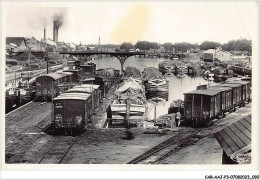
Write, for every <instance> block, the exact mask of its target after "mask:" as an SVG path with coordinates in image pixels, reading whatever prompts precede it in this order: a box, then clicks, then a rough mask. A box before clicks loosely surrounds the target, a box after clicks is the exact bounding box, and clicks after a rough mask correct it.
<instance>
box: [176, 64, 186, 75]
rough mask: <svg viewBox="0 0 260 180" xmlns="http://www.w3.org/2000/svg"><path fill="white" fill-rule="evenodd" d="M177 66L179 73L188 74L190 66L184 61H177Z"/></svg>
mask: <svg viewBox="0 0 260 180" xmlns="http://www.w3.org/2000/svg"><path fill="white" fill-rule="evenodd" d="M175 67H176V72H177V74H187V73H188V67H187V65H186V64H185V63H184V62H182V61H175Z"/></svg>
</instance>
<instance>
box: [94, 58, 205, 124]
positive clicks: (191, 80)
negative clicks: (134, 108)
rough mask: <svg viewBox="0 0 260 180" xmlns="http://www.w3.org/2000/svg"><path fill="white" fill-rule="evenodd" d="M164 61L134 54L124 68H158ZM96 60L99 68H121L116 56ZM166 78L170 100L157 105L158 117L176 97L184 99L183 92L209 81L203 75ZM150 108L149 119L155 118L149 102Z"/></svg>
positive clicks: (141, 69)
mask: <svg viewBox="0 0 260 180" xmlns="http://www.w3.org/2000/svg"><path fill="white" fill-rule="evenodd" d="M162 61H165V59H164V58H144V57H141V58H139V57H135V56H132V57H129V58H128V59H127V60H126V62H125V64H124V69H126V67H127V66H134V67H136V68H138V69H139V70H140V71H141V72H142V71H143V70H144V68H146V67H155V68H158V64H159V63H160V62H162ZM94 62H95V63H96V66H97V69H100V68H109V67H111V68H115V69H118V70H120V69H121V65H120V62H119V60H118V59H117V58H115V57H109V58H101V59H96V60H95V61H94ZM166 79H168V80H169V100H168V101H166V102H165V103H163V104H158V105H157V106H156V117H158V116H160V115H163V114H167V113H168V108H169V107H170V104H171V103H172V101H173V100H176V99H182V100H184V95H183V93H185V92H189V91H193V90H195V89H196V87H197V86H198V85H203V84H207V83H208V81H207V80H205V79H204V78H202V77H190V76H188V75H186V74H185V75H184V76H182V77H178V76H175V75H173V76H171V77H166ZM148 109H149V115H148V117H149V119H153V118H154V105H153V104H151V103H149V104H148Z"/></svg>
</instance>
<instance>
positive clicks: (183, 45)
mask: <svg viewBox="0 0 260 180" xmlns="http://www.w3.org/2000/svg"><path fill="white" fill-rule="evenodd" d="M173 46H174V48H175V51H187V50H191V49H197V47H198V45H196V44H191V43H187V42H180V43H175V44H174V45H173Z"/></svg>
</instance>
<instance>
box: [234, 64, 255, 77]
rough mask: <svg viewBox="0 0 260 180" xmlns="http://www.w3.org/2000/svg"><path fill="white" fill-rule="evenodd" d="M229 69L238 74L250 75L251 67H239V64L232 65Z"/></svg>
mask: <svg viewBox="0 0 260 180" xmlns="http://www.w3.org/2000/svg"><path fill="white" fill-rule="evenodd" d="M231 69H232V70H233V71H234V73H236V74H240V75H250V76H251V75H252V69H250V68H246V67H240V66H232V67H231Z"/></svg>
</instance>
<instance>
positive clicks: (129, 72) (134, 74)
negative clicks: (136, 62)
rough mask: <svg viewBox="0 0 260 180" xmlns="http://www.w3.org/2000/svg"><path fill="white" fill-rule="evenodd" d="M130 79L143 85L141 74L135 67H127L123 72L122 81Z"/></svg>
mask: <svg viewBox="0 0 260 180" xmlns="http://www.w3.org/2000/svg"><path fill="white" fill-rule="evenodd" d="M130 77H131V78H133V79H134V80H135V81H136V82H137V83H139V84H143V80H142V73H141V72H140V71H139V69H137V68H136V67H131V66H128V67H127V68H126V70H125V73H124V77H122V80H123V81H125V80H128V79H129V78H130Z"/></svg>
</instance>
